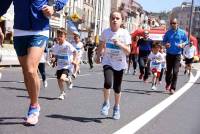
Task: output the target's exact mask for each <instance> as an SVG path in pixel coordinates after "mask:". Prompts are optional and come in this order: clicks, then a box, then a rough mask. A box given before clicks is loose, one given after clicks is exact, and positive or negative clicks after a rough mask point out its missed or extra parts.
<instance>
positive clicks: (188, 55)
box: [183, 42, 196, 75]
mask: <svg viewBox="0 0 200 134" xmlns="http://www.w3.org/2000/svg"><path fill="white" fill-rule="evenodd" d="M195 54H196V48H195V47H194V45H193V42H190V44H188V45H186V46H185V47H184V49H183V56H184V57H185V72H184V74H186V73H187V72H188V75H190V74H191V69H192V63H193V59H194V56H195Z"/></svg>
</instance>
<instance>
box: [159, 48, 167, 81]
mask: <svg viewBox="0 0 200 134" xmlns="http://www.w3.org/2000/svg"><path fill="white" fill-rule="evenodd" d="M159 52H160V53H161V55H162V59H163V62H162V63H161V66H162V68H161V72H160V77H159V84H161V82H162V76H163V74H164V73H165V71H166V52H165V49H164V46H161V47H160V51H159Z"/></svg>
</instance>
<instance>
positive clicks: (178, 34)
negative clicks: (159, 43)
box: [163, 28, 188, 55]
mask: <svg viewBox="0 0 200 134" xmlns="http://www.w3.org/2000/svg"><path fill="white" fill-rule="evenodd" d="M166 43H170V47H169V48H167V53H168V54H172V55H177V54H181V53H182V48H179V47H178V46H179V44H185V45H186V44H188V38H187V35H186V33H185V31H184V30H182V29H180V28H178V29H177V30H173V29H170V30H168V31H167V32H166V33H165V35H164V38H163V44H164V45H165V44H166Z"/></svg>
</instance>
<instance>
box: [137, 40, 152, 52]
mask: <svg viewBox="0 0 200 134" xmlns="http://www.w3.org/2000/svg"><path fill="white" fill-rule="evenodd" d="M152 44H153V40H151V39H146V40H145V39H144V38H142V39H139V40H138V43H137V45H138V46H139V51H151V48H152Z"/></svg>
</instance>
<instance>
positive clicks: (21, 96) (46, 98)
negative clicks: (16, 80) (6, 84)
mask: <svg viewBox="0 0 200 134" xmlns="http://www.w3.org/2000/svg"><path fill="white" fill-rule="evenodd" d="M16 97H19V98H29V97H28V96H23V95H18V96H16ZM39 99H45V100H57V99H58V98H56V97H39Z"/></svg>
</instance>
